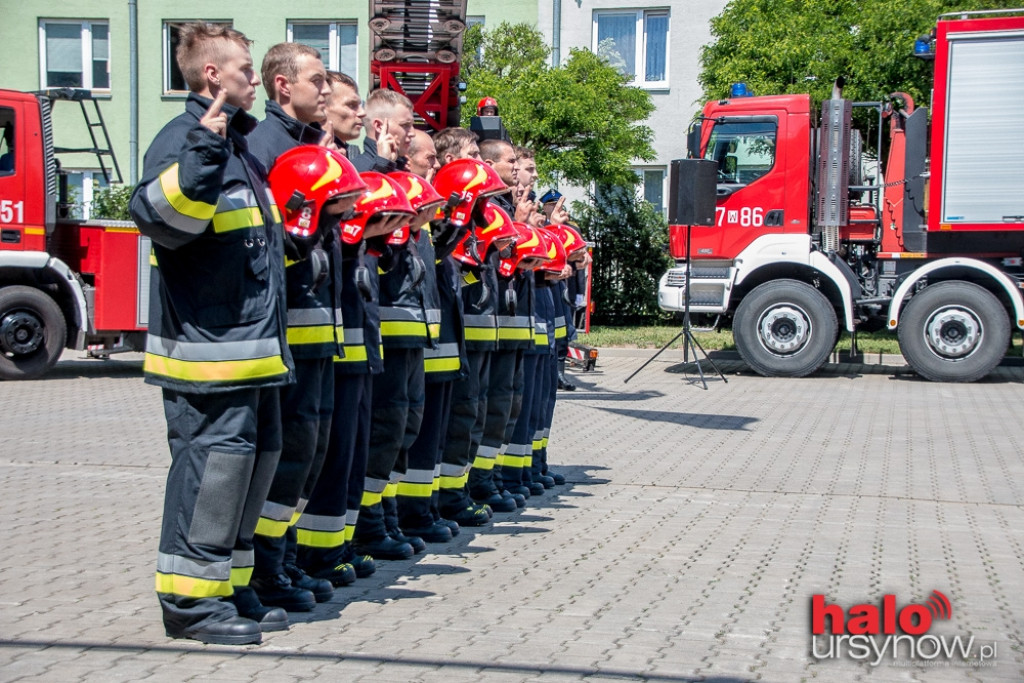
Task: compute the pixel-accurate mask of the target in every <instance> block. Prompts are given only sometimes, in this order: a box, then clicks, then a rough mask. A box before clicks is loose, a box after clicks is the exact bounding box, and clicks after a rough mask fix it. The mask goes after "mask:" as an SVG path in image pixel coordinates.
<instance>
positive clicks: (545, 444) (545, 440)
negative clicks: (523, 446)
mask: <svg viewBox="0 0 1024 683" xmlns="http://www.w3.org/2000/svg"><path fill="white" fill-rule="evenodd" d="M540 447H541V448H547V447H548V437H546V436H545V437H544V438H543V439H541V440H540Z"/></svg>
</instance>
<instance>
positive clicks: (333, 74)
mask: <svg viewBox="0 0 1024 683" xmlns="http://www.w3.org/2000/svg"><path fill="white" fill-rule="evenodd" d="M327 82H328V83H330V84H331V87H332V88H333V87H334V86H336V85H338V84H341V85H347V86H348V87H350V88H352V89H353V90H355V91H356V92H357V93H358V92H359V85H358V84H357V83H356V79H354V78H352V77H351V76H349V75H348V74H343V73H341V72H340V71H328V72H327Z"/></svg>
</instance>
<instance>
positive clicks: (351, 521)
mask: <svg viewBox="0 0 1024 683" xmlns="http://www.w3.org/2000/svg"><path fill="white" fill-rule="evenodd" d="M358 520H359V508H355V509H354V510H347V511H346V512H345V526H347V527H348V526H355V525H356V522H357V521H358Z"/></svg>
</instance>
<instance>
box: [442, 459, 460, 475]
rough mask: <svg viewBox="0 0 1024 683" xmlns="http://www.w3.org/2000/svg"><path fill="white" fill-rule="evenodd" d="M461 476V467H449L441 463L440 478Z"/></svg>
mask: <svg viewBox="0 0 1024 683" xmlns="http://www.w3.org/2000/svg"><path fill="white" fill-rule="evenodd" d="M462 474H463V469H462V465H449V464H448V463H444V462H443V463H441V476H442V477H461V476H462Z"/></svg>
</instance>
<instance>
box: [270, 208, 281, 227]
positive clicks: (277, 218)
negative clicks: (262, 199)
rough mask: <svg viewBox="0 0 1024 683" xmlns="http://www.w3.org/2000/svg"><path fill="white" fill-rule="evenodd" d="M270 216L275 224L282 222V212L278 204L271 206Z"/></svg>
mask: <svg viewBox="0 0 1024 683" xmlns="http://www.w3.org/2000/svg"><path fill="white" fill-rule="evenodd" d="M270 215H271V216H273V217H274V222H275V223H280V222H281V211H280V210H279V209H278V208H277V204H271V205H270Z"/></svg>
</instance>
